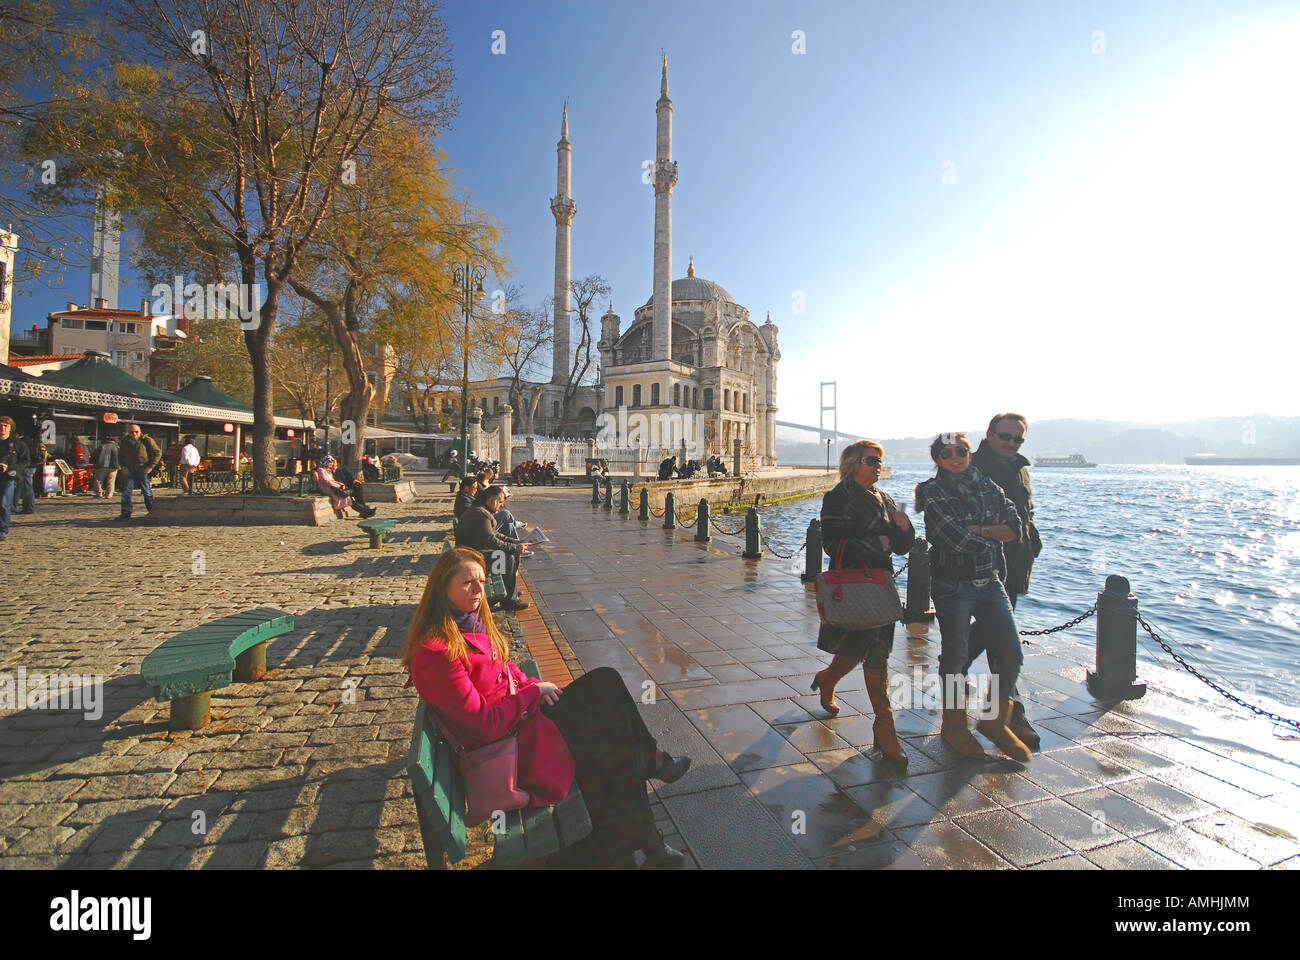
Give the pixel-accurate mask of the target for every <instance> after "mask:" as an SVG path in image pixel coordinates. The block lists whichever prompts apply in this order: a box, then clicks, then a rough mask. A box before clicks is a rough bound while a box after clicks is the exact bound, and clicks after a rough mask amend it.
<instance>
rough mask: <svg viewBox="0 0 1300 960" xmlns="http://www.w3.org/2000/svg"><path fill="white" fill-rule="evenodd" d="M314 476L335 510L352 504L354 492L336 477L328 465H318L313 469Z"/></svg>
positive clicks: (317, 484)
mask: <svg viewBox="0 0 1300 960" xmlns="http://www.w3.org/2000/svg"><path fill="white" fill-rule="evenodd" d="M312 477H314V478H315V480H316V486H318V487H320V490H321V493H323V494H325V496H327V497H329V498H330V506H331V507H333V508H334V509H335V510H342V509H344V508H346V507H350V506H352V492H351V491H350V490H348V488H347V487H345V486H343V484H341V483H339V482H338V481H337V480H335V479H334V472H333V471H332V470H330V469H329V468H328V467H317V468H316V469H315V470H313V471H312Z"/></svg>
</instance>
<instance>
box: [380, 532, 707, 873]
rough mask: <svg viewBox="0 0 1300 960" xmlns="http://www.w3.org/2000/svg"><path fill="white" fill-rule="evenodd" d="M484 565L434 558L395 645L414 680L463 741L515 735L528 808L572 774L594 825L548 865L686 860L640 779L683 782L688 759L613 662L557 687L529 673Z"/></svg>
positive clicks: (472, 559) (474, 556)
mask: <svg viewBox="0 0 1300 960" xmlns="http://www.w3.org/2000/svg"><path fill="white" fill-rule="evenodd" d="M485 574H486V571H485V570H484V567H483V557H482V556H481V555H480V554H478V553H476V552H475V551H473V550H466V549H464V548H458V549H456V550H453V551H450V552H448V553H444V554H442V556H440V557H439V558H438V560H437V562H436V563H435V564H434V565H433V570H432V571H431V572H430V573H429V579H428V581H427V583H426V584H425V588H424V596H423V597H421V599H420V606H419V608H418V609H417V610H416V611H415V617H414V618H413V620H412V622H411V628H410V632H409V633H408V635H407V640H406V646H405V647H404V648H403V649H402V656H401V662H402V665H403V666H404V667H406V668H408V669H409V670H410V683H411V684H413V685H414V686H415V689H416V690H417V691H419V694H420V697H421V699H423V700H424V702H425V703H426V704H428V705H429V707H430V708H431V709H432V710H433V711H434V712H435V713H436V714H437V716H438V718H439V723H440V725H445V726H446V728H447V730H448V731H449V732H451V733H452V734H453V735H454V736H455V737H456V738H458V739H459V740H460V741H461V742H462V743H463V744H465V746H466V747H467V748H469V749H474V748H476V747H479V746H483V745H485V744H488V743H491V742H493V741H495V740H499V739H501V738H502V737H505V736H508V735H510V734H515V735H516V736H517V740H518V748H519V751H518V767H517V769H518V781H517V782H518V785H519V787H520V788H521V789H522V790H524V791H526V792H527V793H528V794H529V796H530V799H531V804H530V805H531V806H534V807H541V806H545V805H547V804H551V803H556V802H558V801H559V800H560V799H562V798H563V797H565V796H566V795H567V794H568V792H569V789H570V786H571V784H572V783H573V782H574V781H575V780H576V781H577V783H578V786H579V787H580V788H581V790H582V795H583V799H584V800H585V801H586V805H587V809H588V810H589V811H590V813H591V826H592V829H591V833H590V835H588V836H587V837H585V838H583V839H582V840H580V841H578V842H577V843H575V844H572V845H570V846H567V847H565V848H564V849H563V850H561V851H560V852H559V853H557V854H554V855H553V856H552V858H551V860H550V861H549V865H550V866H555V867H630V866H632V865H633V863H634V861H633V859H632V858H633V854H634V852H635V851H636V850H638V849H640V850H641V851H643V852H644V853H645V856H646V863H645V867H647V868H651V869H678V868H680V867H681V866H682V865H683V864H684V862H685V858H684V857H683V856H682V855H681V854H680V853H678V852H677V851H675V850H673V849H672V848H670V847H668V846H666V845H665V844H664V841H663V838H662V837H661V836H660V834H659V831H658V830H657V829H656V828H655V822H654V814H653V811H652V810H651V808H650V801H649V797H648V795H647V793H646V781H647V780H650V779H657V780H660V781H662V782H664V783H672V782H674V781H676V780H679V779H681V777H682V776H683V775H684V774H685V773H686V771H687V769H688V768H689V767H690V758H689V757H674V756H672V755H671V754H668V753H666V752H664V751H663V750H661V749H660V748H659V744H658V743H657V742H656V741H655V738H654V735H653V734H651V733H650V731H649V730H648V729H646V725H645V722H644V721H643V720H642V719H641V715H640V713H639V712H638V710H637V705H636V701H635V700H633V699H632V697H631V695H630V694H629V693H628V690H627V686H626V685H625V684H624V682H623V679H622V677H620V676H619V674H618V672H617V671H615V670H614V669H613V668H611V667H598V668H596V669H594V670H591V671H589V672H588V673H585V674H583V675H582V676H581V677H579V678H578V679H576V680H574V681H573V682H572V683H570V684H569V685H568V686H567V687H565V688H564V689H563V690H561V689H560V688H559V687H557V686H556V685H555V684H553V683H547V682H545V681H542V680H534V679H532V678H531V677H528V676H525V675H524V673H523V672H522V671H521V670H519V668H518V667H516V666H515V665H514V664H513V663H511V662H510V648H509V645H508V643H507V641H506V639H505V637H504V636H503V635H502V634H501V631H500V630H499V629H498V628H497V625H496V623H495V622H494V620H493V618H492V613H491V610H490V609H489V607H488V604H487V603H486V602H485V599H486V598H485V594H484V581H485V579H486V577H485Z"/></svg>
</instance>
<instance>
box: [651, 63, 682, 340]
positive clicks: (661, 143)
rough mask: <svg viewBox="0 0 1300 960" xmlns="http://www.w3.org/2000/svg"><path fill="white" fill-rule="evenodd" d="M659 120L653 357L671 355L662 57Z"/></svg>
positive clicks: (669, 196) (668, 125)
mask: <svg viewBox="0 0 1300 960" xmlns="http://www.w3.org/2000/svg"><path fill="white" fill-rule="evenodd" d="M655 116H656V118H657V120H658V124H657V129H656V133H655V183H654V186H655V275H654V301H655V305H654V314H653V320H652V329H653V331H654V355H653V356H652V357H651V359H652V360H671V359H672V357H673V184H675V183H676V182H677V164H676V162H674V161H673V102H672V101H671V100H669V99H668V57H667V55H666V54H665V56H664V69H663V78H662V79H661V80H660V81H659V102H658V103H656V104H655Z"/></svg>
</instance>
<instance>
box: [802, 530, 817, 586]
mask: <svg viewBox="0 0 1300 960" xmlns="http://www.w3.org/2000/svg"><path fill="white" fill-rule="evenodd" d="M821 572H822V522H821V519H820V518H819V517H813V518H812V519H811V520H809V521H808V549H807V550H806V551H805V553H804V559H803V573H802V574H800V575H799V579H800V580H802V581H803V582H804V583H812V582H813V581H814V580H816V579H817V576H818V574H820V573H821Z"/></svg>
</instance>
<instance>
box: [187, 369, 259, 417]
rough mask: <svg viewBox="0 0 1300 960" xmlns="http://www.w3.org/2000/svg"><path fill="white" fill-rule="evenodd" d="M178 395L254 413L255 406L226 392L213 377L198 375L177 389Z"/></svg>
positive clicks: (191, 400)
mask: <svg viewBox="0 0 1300 960" xmlns="http://www.w3.org/2000/svg"><path fill="white" fill-rule="evenodd" d="M176 396H178V397H181V398H182V399H184V400H188V401H189V402H190V403H201V404H203V405H204V406H208V407H226V408H228V409H230V410H243V411H246V412H247V413H252V412H253V408H252V407H250V406H248V405H247V404H245V403H240V402H239V401H238V400H236V399H235V398H234V397H232V396H231V395H230V394H228V393H226V392H225V391H224V390H222V389H221V388H220V387H218V386H217V385H216V384H215V383H213V382H212V378H211V377H204V376H198V377H195V378H194V379H193V380H191V381H190V382H189V383H187V384H186V385H185V386H183V387H181V388H180V389H179V390H177V391H176Z"/></svg>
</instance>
